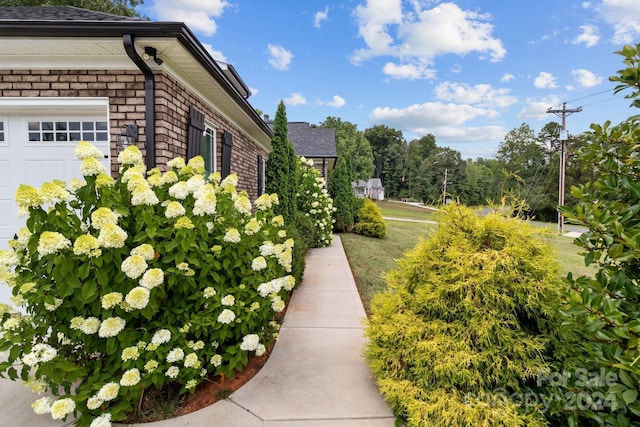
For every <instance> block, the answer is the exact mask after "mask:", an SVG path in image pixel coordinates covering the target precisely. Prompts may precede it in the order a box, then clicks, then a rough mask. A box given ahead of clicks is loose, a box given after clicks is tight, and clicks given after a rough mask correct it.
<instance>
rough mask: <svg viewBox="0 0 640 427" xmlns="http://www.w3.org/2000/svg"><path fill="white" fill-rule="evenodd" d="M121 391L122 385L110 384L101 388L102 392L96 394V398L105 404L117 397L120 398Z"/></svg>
mask: <svg viewBox="0 0 640 427" xmlns="http://www.w3.org/2000/svg"><path fill="white" fill-rule="evenodd" d="M119 391H120V384H118V383H114V382H109V383H106V384H105V385H103V386H102V387H101V388H100V390H99V391H98V393H97V394H96V397H97V398H98V399H100V400H102V401H104V402H109V401H110V400H113V399H115V398H116V397H118V392H119Z"/></svg>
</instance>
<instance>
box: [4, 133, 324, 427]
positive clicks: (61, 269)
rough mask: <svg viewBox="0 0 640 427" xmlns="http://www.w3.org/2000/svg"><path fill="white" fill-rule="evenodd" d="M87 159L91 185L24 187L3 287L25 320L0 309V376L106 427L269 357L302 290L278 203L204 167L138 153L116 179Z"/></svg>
mask: <svg viewBox="0 0 640 427" xmlns="http://www.w3.org/2000/svg"><path fill="white" fill-rule="evenodd" d="M76 154H77V156H78V158H79V159H80V160H81V161H82V167H81V170H82V173H83V175H84V180H73V181H72V182H70V183H69V185H68V186H67V185H65V184H64V183H62V182H58V181H55V182H49V183H45V184H43V185H42V187H41V188H40V189H37V188H34V187H30V186H26V185H22V186H20V187H19V189H18V191H17V195H16V202H17V204H18V207H19V211H20V213H22V214H24V215H27V221H26V225H27V227H26V228H23V229H21V230H20V232H19V233H18V235H17V239H15V240H12V241H11V242H10V247H11V249H10V250H5V251H0V279H1V280H2V281H4V282H7V283H8V284H9V285H10V286H11V287H12V293H13V298H12V301H13V302H14V304H16V305H19V306H21V307H22V313H21V312H18V311H16V310H13V309H10V308H8V307H4V309H2V310H0V316H1V317H0V319H1V325H2V326H1V330H0V333H1V334H2V337H1V338H0V351H5V352H7V354H8V358H7V360H6V361H3V362H2V363H0V373H1V374H4V375H8V377H9V378H11V379H13V380H15V379H18V378H19V379H21V380H22V381H23V382H24V383H25V385H27V386H29V387H31V388H32V389H33V390H34V391H36V392H38V393H42V392H44V391H47V390H49V391H50V392H51V393H52V394H53V395H54V396H56V398H50V397H42V398H40V399H38V400H37V401H35V402H34V404H33V409H34V410H35V412H36V413H38V414H47V413H48V414H50V416H51V417H52V418H54V419H62V420H65V419H66V418H67V417H70V416H71V417H74V418H75V422H76V425H79V426H89V425H90V426H108V425H110V424H111V422H112V421H121V420H125V419H126V418H127V416H128V415H129V414H131V413H132V411H133V410H134V408H135V406H136V405H137V403H138V401H139V400H140V398H141V396H142V394H143V393H144V390H145V389H146V388H149V387H155V388H162V387H163V386H165V385H168V384H169V383H178V384H180V385H181V386H182V391H183V392H187V391H193V390H194V388H195V387H196V385H197V384H199V383H200V382H202V381H203V380H204V379H205V378H206V377H207V376H209V375H212V374H223V375H227V376H232V375H233V374H234V372H235V371H237V370H240V369H241V368H243V367H244V366H245V365H246V363H247V362H248V356H249V354H250V353H255V354H256V355H261V354H263V353H264V352H265V351H266V347H267V345H268V344H269V343H270V342H271V341H272V340H273V339H274V338H275V337H276V336H277V330H278V323H277V319H278V316H277V313H279V312H281V311H282V310H283V309H284V307H285V301H286V298H287V296H288V292H289V291H291V290H292V288H293V287H294V285H295V279H294V278H293V277H292V276H291V275H290V274H289V272H290V271H291V254H292V247H293V245H294V242H293V239H291V238H289V237H288V236H287V234H286V231H285V230H284V228H283V227H284V221H283V219H282V216H274V214H273V212H272V206H274V205H275V204H277V203H278V199H277V195H263V196H260V197H259V198H258V199H257V200H255V202H254V203H253V205H252V203H251V201H250V200H249V198H248V197H247V195H246V193H244V192H238V191H237V190H236V184H237V177H236V176H235V175H234V174H232V175H229V176H228V177H226V178H225V179H224V180H222V181H221V180H220V176H219V174H212V175H211V176H209V177H208V178H205V177H204V175H203V173H204V162H203V160H202V158H201V157H196V158H193V159H191V160H190V161H189V163H188V164H185V161H184V160H183V159H181V158H176V159H174V160H172V161H170V162H169V163H168V168H169V169H170V170H168V171H167V172H165V173H161V171H160V170H158V169H157V168H155V169H153V170H150V171H148V172H147V171H145V167H144V166H143V162H142V156H141V153H140V151H139V150H138V149H137V148H136V147H129V148H127V149H126V150H124V151H123V152H122V153H120V155H119V156H118V161H119V163H120V164H121V165H122V167H121V170H120V175H119V177H118V178H117V179H113V178H112V177H111V176H109V175H108V174H107V171H106V170H105V169H104V167H103V166H102V165H101V163H100V161H99V159H100V158H102V153H101V152H100V151H99V150H97V149H96V148H95V147H94V146H93V145H91V144H89V143H86V142H81V143H80V144H79V145H78V146H77V148H76ZM254 208H255V209H254ZM254 211H255V213H254ZM327 228H329V229H330V226H328V227H327Z"/></svg>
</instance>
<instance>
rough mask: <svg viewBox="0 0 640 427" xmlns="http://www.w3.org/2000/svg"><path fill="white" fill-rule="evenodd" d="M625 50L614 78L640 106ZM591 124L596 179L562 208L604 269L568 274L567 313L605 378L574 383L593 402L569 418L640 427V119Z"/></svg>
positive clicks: (589, 149)
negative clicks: (580, 229)
mask: <svg viewBox="0 0 640 427" xmlns="http://www.w3.org/2000/svg"><path fill="white" fill-rule="evenodd" d="M617 53H618V54H620V55H622V56H623V57H624V58H625V59H624V63H625V65H626V66H627V68H626V69H624V70H620V71H618V76H614V77H611V78H610V80H612V81H616V82H620V85H618V86H617V87H616V92H619V91H620V90H623V89H627V88H629V87H631V88H632V89H633V90H634V92H633V93H631V94H630V95H627V97H628V98H632V99H634V100H633V103H632V106H635V107H640V102H639V101H638V99H639V98H640V90H638V89H639V88H640V44H638V45H636V46H635V47H632V46H625V47H624V48H623V50H621V51H619V52H617ZM591 128H592V130H593V132H592V135H593V142H592V143H591V144H590V145H588V146H586V147H585V148H584V149H583V150H581V152H580V153H579V157H580V159H581V160H583V161H584V162H586V163H588V164H590V165H592V166H593V168H595V170H596V171H597V173H596V179H594V180H593V181H591V182H588V183H587V184H585V185H580V186H576V187H572V189H571V191H572V193H573V196H574V197H575V198H576V199H577V200H578V203H577V204H576V205H575V206H574V207H573V208H569V207H563V208H562V209H561V211H562V212H563V214H564V215H565V216H566V217H567V218H570V219H573V220H575V221H577V222H578V223H580V224H582V225H583V226H585V227H587V229H588V230H587V231H586V232H585V233H583V234H582V235H581V236H580V237H579V238H578V239H576V240H575V243H576V244H577V245H578V246H579V247H581V248H582V249H583V250H584V256H585V264H586V265H590V264H594V263H595V264H596V265H597V266H598V272H597V273H596V274H595V277H589V276H581V277H578V278H574V277H573V276H572V275H571V274H570V275H569V276H568V277H567V283H568V284H569V285H570V286H571V288H572V290H573V292H572V293H571V297H572V303H573V305H572V307H571V310H569V311H567V313H566V315H567V317H568V321H569V322H572V323H573V324H574V325H576V326H577V327H579V329H580V332H581V338H582V341H583V343H584V344H583V348H584V350H585V351H586V353H587V356H588V357H586V358H585V364H584V367H585V370H586V371H590V372H600V375H599V376H598V377H596V378H594V379H595V380H599V381H590V382H588V383H584V384H580V387H577V386H575V385H574V384H573V383H572V382H570V383H569V386H573V389H572V390H573V391H574V392H575V393H578V395H582V396H588V397H591V398H592V399H591V401H587V402H584V403H583V408H582V409H583V411H580V412H575V411H573V412H572V411H568V414H566V416H567V417H568V420H569V425H576V426H577V425H580V426H600V425H606V426H640V401H638V393H639V392H640V350H639V344H640V286H639V285H640V268H638V266H639V263H640V215H639V213H640V184H638V182H639V179H640V159H639V158H638V152H640V116H634V117H630V118H629V119H628V120H627V121H625V122H623V123H621V124H619V125H617V126H612V127H610V123H609V122H606V123H605V124H604V125H603V126H599V125H592V126H591Z"/></svg>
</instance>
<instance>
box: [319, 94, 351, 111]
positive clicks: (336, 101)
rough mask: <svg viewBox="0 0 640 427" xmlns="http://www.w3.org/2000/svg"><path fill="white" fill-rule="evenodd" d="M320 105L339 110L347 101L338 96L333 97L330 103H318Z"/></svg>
mask: <svg viewBox="0 0 640 427" xmlns="http://www.w3.org/2000/svg"><path fill="white" fill-rule="evenodd" d="M319 104H320V105H326V106H327V107H334V108H340V107H344V106H345V105H346V104H347V101H345V99H344V98H343V97H341V96H339V95H334V96H333V99H332V100H331V101H320V102H319Z"/></svg>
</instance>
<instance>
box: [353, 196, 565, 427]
mask: <svg viewBox="0 0 640 427" xmlns="http://www.w3.org/2000/svg"><path fill="white" fill-rule="evenodd" d="M541 232H542V231H541V230H539V229H537V228H535V229H534V227H532V226H531V225H529V224H527V223H526V222H523V221H520V220H518V219H513V218H506V217H504V216H502V215H500V214H498V213H492V214H489V215H486V216H485V217H480V216H478V215H477V214H476V212H474V211H472V210H471V209H469V208H467V207H464V206H461V205H456V204H453V205H449V206H447V207H445V208H444V210H443V213H442V216H441V223H440V228H439V230H438V232H437V233H436V235H435V236H433V237H432V238H430V239H429V240H426V241H422V242H420V243H419V244H418V245H417V246H416V247H415V248H414V249H413V250H411V251H409V252H408V253H407V254H406V256H405V257H404V258H403V259H400V260H399V261H398V267H397V268H396V269H395V270H392V271H391V272H389V273H388V274H387V276H386V281H387V286H388V289H387V290H386V291H385V292H382V293H379V294H377V295H376V296H374V298H373V301H372V307H371V312H372V316H371V318H370V322H369V324H368V326H367V328H366V335H367V337H368V339H369V340H368V344H367V347H366V350H365V354H366V358H367V360H368V363H369V365H370V367H371V369H372V372H373V374H374V376H375V377H376V379H377V382H378V384H379V387H380V390H381V392H382V393H383V394H384V396H385V397H386V399H387V401H388V402H389V403H390V404H391V406H392V407H393V409H394V411H395V413H396V415H397V416H398V417H399V419H401V420H402V421H404V422H405V423H406V425H407V426H449V427H455V426H461V427H468V426H522V427H525V426H526V427H531V426H544V425H547V424H546V421H545V418H544V415H543V409H544V408H542V407H541V405H540V402H539V401H537V402H536V401H535V399H533V400H532V399H528V397H530V396H531V393H530V390H531V389H530V387H531V386H535V384H536V382H537V381H538V380H539V379H540V378H541V377H543V376H544V375H547V374H548V372H549V366H548V364H549V363H550V362H552V361H553V352H554V351H555V349H554V346H555V345H556V344H557V341H556V339H557V331H558V326H559V324H560V322H559V320H558V316H559V315H558V314H557V313H558V306H557V302H558V301H559V300H560V287H561V281H560V279H559V276H558V271H557V263H556V260H555V258H554V255H553V253H552V249H551V248H550V247H549V246H548V245H547V244H546V243H545V242H544V241H543V240H542V239H540V238H539V234H538V233H541Z"/></svg>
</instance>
